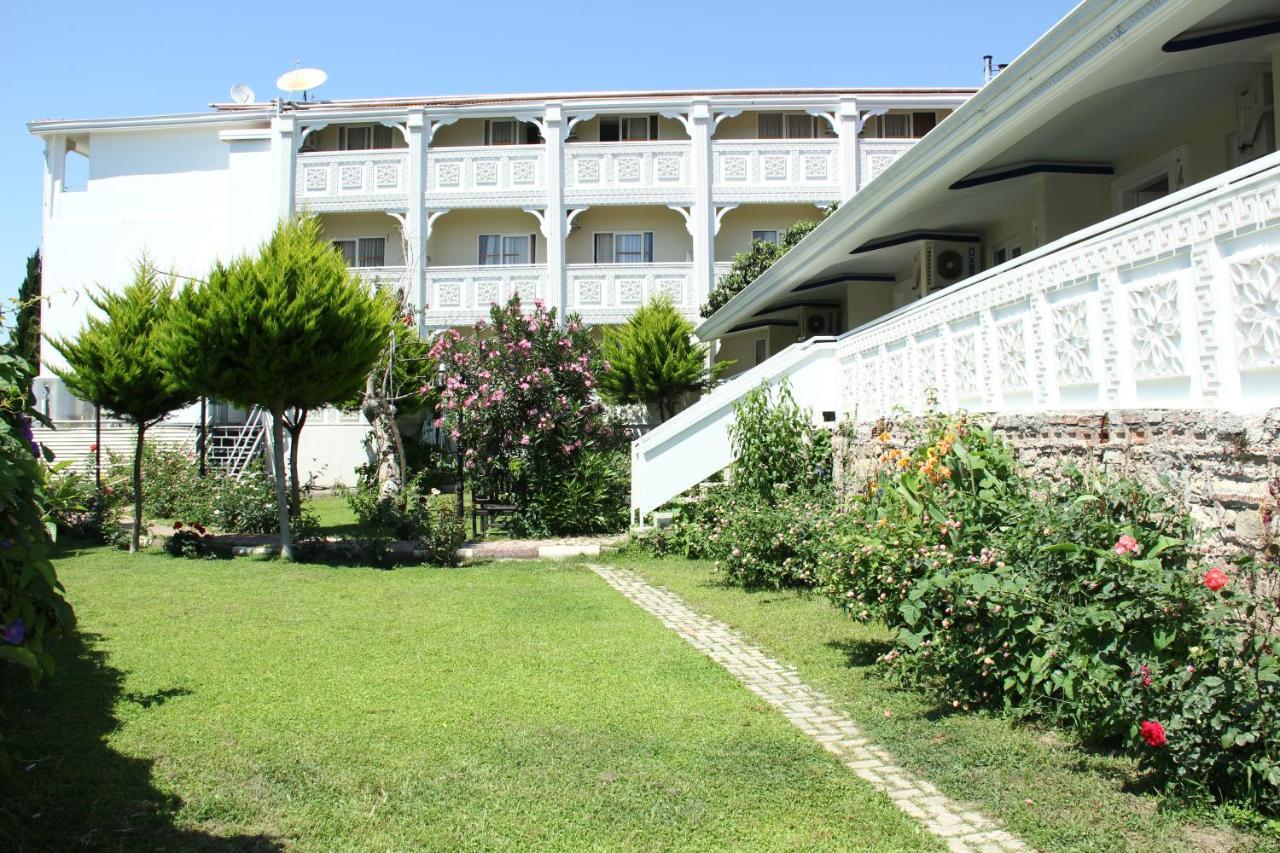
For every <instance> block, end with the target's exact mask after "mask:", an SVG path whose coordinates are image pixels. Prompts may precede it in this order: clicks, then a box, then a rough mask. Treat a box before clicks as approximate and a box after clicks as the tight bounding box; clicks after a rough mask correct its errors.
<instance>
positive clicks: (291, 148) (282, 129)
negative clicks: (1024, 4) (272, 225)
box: [271, 115, 298, 219]
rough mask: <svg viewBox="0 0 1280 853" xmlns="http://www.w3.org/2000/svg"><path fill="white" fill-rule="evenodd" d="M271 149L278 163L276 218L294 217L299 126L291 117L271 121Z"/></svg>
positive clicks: (276, 118)
mask: <svg viewBox="0 0 1280 853" xmlns="http://www.w3.org/2000/svg"><path fill="white" fill-rule="evenodd" d="M271 131H272V133H271V148H272V153H273V154H274V156H275V161H276V178H277V187H278V188H279V196H278V197H277V201H276V218H277V219H288V218H290V217H292V216H293V212H294V197H295V192H296V190H297V183H298V181H297V177H298V157H297V154H298V124H297V120H296V119H295V118H294V117H293V116H291V115H278V116H276V117H275V118H273V119H272V120H271Z"/></svg>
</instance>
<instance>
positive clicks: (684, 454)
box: [631, 337, 836, 525]
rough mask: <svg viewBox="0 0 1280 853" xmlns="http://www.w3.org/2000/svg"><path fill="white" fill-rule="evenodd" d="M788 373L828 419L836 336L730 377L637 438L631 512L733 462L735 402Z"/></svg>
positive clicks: (804, 402) (636, 514)
mask: <svg viewBox="0 0 1280 853" xmlns="http://www.w3.org/2000/svg"><path fill="white" fill-rule="evenodd" d="M784 378H785V379H786V380H787V381H788V382H790V384H791V392H792V394H793V395H794V397H795V400H796V402H797V403H798V404H799V405H800V406H801V407H808V408H810V409H812V410H813V415H814V418H815V420H818V421H821V420H823V409H824V408H826V409H834V403H835V399H836V395H835V387H836V364H835V338H829V337H821V338H809V339H808V340H806V341H801V342H800V343H797V344H792V345H791V346H789V347H787V348H786V349H785V350H783V351H782V352H780V353H778V354H777V355H776V356H774V357H773V358H770V359H769V360H768V361H765V362H764V363H763V364H759V365H757V366H756V367H754V368H752V369H751V370H748V371H747V372H746V373H742V374H740V375H738V376H735V377H734V378H733V379H730V380H729V381H728V382H726V383H724V384H723V385H721V386H719V387H718V388H716V389H715V390H714V391H712V392H711V393H710V394H708V395H707V396H705V397H703V398H702V399H701V400H699V401H698V402H697V403H694V404H693V405H692V406H690V407H689V408H687V409H685V410H684V411H683V412H680V413H679V414H678V415H676V416H675V417H673V418H672V419H671V420H669V421H667V422H666V423H664V424H662V425H661V426H659V427H656V428H655V429H653V430H652V431H650V432H648V433H646V434H645V435H643V436H641V437H640V438H638V439H636V440H635V441H633V442H631V518H632V522H633V523H635V524H640V525H643V523H644V519H645V516H647V515H648V514H649V513H650V512H652V511H653V510H655V509H657V508H658V507H660V506H662V504H664V503H666V502H667V501H669V500H671V498H674V497H675V496H676V495H679V494H680V493H682V492H684V491H686V490H688V489H691V488H693V487H694V486H696V485H697V484H698V483H701V482H702V481H703V480H705V479H707V478H708V477H710V476H712V475H714V474H716V473H717V472H719V471H721V470H723V469H724V468H726V467H728V466H729V465H730V464H731V463H732V462H733V447H732V444H731V442H730V440H729V427H730V426H731V425H732V424H733V422H734V408H733V407H734V404H735V403H737V402H738V401H739V400H741V399H742V397H743V396H744V395H746V393H747V392H748V391H751V390H752V389H753V388H757V387H759V385H760V384H761V383H762V382H769V383H771V384H772V383H777V382H779V381H781V380H782V379H784Z"/></svg>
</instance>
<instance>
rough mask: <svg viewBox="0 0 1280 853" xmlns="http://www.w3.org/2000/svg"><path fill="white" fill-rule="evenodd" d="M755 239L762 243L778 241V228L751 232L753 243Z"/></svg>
mask: <svg viewBox="0 0 1280 853" xmlns="http://www.w3.org/2000/svg"><path fill="white" fill-rule="evenodd" d="M757 241H759V242H762V243H778V242H779V238H778V229H776V228H766V229H763V230H756V231H752V232H751V242H752V244H753V245H754V244H755V243H756V242H757Z"/></svg>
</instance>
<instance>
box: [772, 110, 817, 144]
mask: <svg viewBox="0 0 1280 853" xmlns="http://www.w3.org/2000/svg"><path fill="white" fill-rule="evenodd" d="M830 128H831V125H829V124H828V123H827V122H826V120H825V119H820V118H818V117H817V116H811V115H809V114H808V113H760V114H758V115H757V116H756V135H757V136H758V137H759V138H760V139H816V138H817V137H819V136H831V135H832V133H831V130H830Z"/></svg>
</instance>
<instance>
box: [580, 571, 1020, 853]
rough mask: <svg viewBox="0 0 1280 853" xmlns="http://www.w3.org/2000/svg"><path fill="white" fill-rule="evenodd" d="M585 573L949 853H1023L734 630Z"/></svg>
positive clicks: (637, 583) (665, 596) (628, 582)
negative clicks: (722, 672) (765, 706)
mask: <svg viewBox="0 0 1280 853" xmlns="http://www.w3.org/2000/svg"><path fill="white" fill-rule="evenodd" d="M591 569H592V571H594V572H595V573H596V574H598V575H599V576H600V577H602V578H604V579H605V581H607V582H608V583H609V585H610V586H612V587H613V588H614V589H616V590H618V592H621V593H622V594H623V595H625V596H626V597H627V598H629V599H631V601H632V602H634V603H635V604H638V605H639V606H640V607H642V608H644V609H645V610H647V611H649V612H650V613H652V614H653V615H654V616H657V617H658V619H660V620H661V621H662V623H663V624H664V625H666V626H667V627H668V628H670V629H671V630H673V631H675V632H676V633H677V634H679V635H680V636H681V637H682V638H684V640H685V641H686V642H687V643H689V645H691V646H693V647H694V648H695V649H697V650H698V651H700V652H702V653H703V654H705V655H706V656H707V657H709V658H711V659H712V660H713V661H715V662H716V663H718V664H720V665H721V666H723V667H724V668H725V669H727V670H729V672H731V673H733V675H734V677H735V678H737V679H738V681H740V682H742V684H743V686H745V687H746V688H747V689H748V690H750V691H751V692H752V693H755V694H756V695H757V696H759V697H760V698H762V699H764V700H765V701H766V702H768V703H769V704H770V705H772V706H773V707H775V708H777V709H778V710H779V711H781V712H782V713H783V714H784V715H785V716H786V718H787V719H788V720H790V721H791V722H792V723H793V724H794V725H795V726H796V727H797V728H798V729H800V731H802V732H804V733H805V734H807V735H808V736H809V737H811V738H813V739H814V740H815V741H817V742H818V743H819V744H820V745H821V746H822V747H823V748H824V749H826V750H827V751H828V752H831V753H834V754H835V755H836V756H837V757H838V758H839V759H840V760H841V761H842V762H844V765H845V766H846V767H848V768H849V769H850V770H852V771H853V772H854V773H856V774H858V776H860V777H862V778H863V779H865V780H867V781H868V782H870V783H871V785H872V786H873V787H875V788H876V789H877V790H879V791H880V792H881V793H883V794H885V795H886V796H888V797H889V799H891V800H892V801H893V802H894V804H895V805H897V807H898V808H899V809H901V810H902V811H904V812H906V813H907V814H908V815H910V816H911V817H913V818H915V819H916V820H918V821H920V822H921V823H922V824H924V827H925V828H926V829H927V830H929V831H930V832H932V833H933V834H934V835H937V836H939V837H940V838H942V839H943V840H944V841H946V842H947V845H948V846H949V847H950V848H951V849H952V850H956V851H983V853H985V851H997V853H998V851H1007V850H1027V849H1028V848H1027V846H1026V845H1025V844H1023V843H1022V842H1021V841H1019V840H1018V839H1016V838H1014V837H1013V836H1012V835H1010V834H1009V833H1008V832H1006V831H1004V830H1003V829H1002V828H1001V827H1000V826H999V825H998V824H997V823H996V822H995V821H993V820H991V819H990V818H988V817H985V816H984V815H982V814H979V813H978V812H976V811H973V810H971V809H966V808H964V807H963V806H961V805H959V804H958V803H955V802H953V801H951V800H949V799H948V798H947V797H945V796H943V795H942V794H941V792H939V791H938V789H937V788H935V787H934V786H933V785H931V784H929V783H928V782H926V781H924V780H922V779H917V778H913V777H912V775H911V774H909V773H908V772H907V771H906V770H903V769H902V768H901V767H899V766H897V765H896V764H894V762H893V758H892V756H890V755H889V753H887V752H885V750H883V749H881V748H880V747H878V746H876V745H875V744H873V743H871V742H869V741H868V740H867V738H866V737H865V736H864V735H863V733H862V730H861V729H859V728H858V726H857V724H856V723H854V722H853V720H850V719H849V718H848V717H846V716H844V715H843V714H841V713H839V712H837V711H836V710H835V709H834V708H833V707H832V706H831V701H830V700H829V699H827V697H826V696H824V695H823V694H822V693H820V692H818V691H817V690H814V689H813V688H812V687H809V686H808V685H806V684H805V683H804V682H802V681H801V680H800V675H799V673H798V672H796V671H795V670H794V669H792V668H791V667H789V666H786V665H785V664H782V663H780V662H778V661H776V660H774V659H773V658H771V657H769V656H768V655H766V654H765V653H764V651H763V650H762V649H760V648H759V647H758V646H754V645H752V644H751V643H749V642H747V641H746V639H744V638H743V637H742V635H741V634H739V633H738V632H737V631H734V630H733V629H732V628H730V627H729V626H728V625H726V624H724V623H723V622H719V621H717V620H715V619H712V618H710V617H709V616H702V615H700V614H698V613H697V612H695V611H694V610H693V609H691V608H690V607H689V606H688V605H687V604H685V603H684V601H683V600H682V599H681V598H680V597H679V596H677V595H675V594H673V593H671V592H668V591H667V590H664V589H658V588H657V587H654V586H650V585H649V584H648V583H646V582H645V581H644V579H642V578H641V577H640V576H639V575H637V574H636V573H635V572H631V571H628V570H626V569H617V568H612V567H609V566H599V565H592V566H591Z"/></svg>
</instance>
